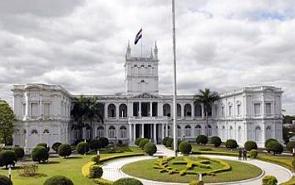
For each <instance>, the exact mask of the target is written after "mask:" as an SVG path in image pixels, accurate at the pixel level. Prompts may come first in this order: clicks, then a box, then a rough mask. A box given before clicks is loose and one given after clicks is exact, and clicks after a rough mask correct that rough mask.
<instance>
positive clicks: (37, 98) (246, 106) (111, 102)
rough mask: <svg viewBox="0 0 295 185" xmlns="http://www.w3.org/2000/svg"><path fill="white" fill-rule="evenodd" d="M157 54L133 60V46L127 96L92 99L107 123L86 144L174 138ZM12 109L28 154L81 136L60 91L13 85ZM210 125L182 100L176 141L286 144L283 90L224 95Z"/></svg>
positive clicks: (90, 132) (96, 126) (67, 96)
mask: <svg viewBox="0 0 295 185" xmlns="http://www.w3.org/2000/svg"><path fill="white" fill-rule="evenodd" d="M158 65H159V60H158V48H157V46H156V45H155V47H154V49H153V51H152V52H151V54H150V56H148V57H134V56H132V55H131V48H130V46H129V45H128V47H127V52H126V55H125V65H124V67H125V87H126V91H125V93H122V94H115V95H93V96H95V97H97V99H98V100H97V101H98V102H99V103H100V104H101V106H102V107H103V111H102V114H103V117H104V121H103V123H102V122H100V121H96V122H93V123H89V125H88V127H85V128H84V129H83V138H82V139H91V138H96V137H107V138H109V140H111V141H113V142H117V141H119V140H121V141H122V142H125V143H129V144H132V143H134V141H135V139H136V138H138V137H146V138H150V139H152V140H153V141H154V142H157V143H160V142H161V140H162V138H164V137H166V136H171V137H172V133H173V132H172V128H173V127H172V116H171V115H173V108H172V95H161V94H159V85H158V84H159V76H158ZM12 92H13V108H14V112H15V115H16V117H17V120H18V121H17V123H16V124H15V131H14V145H19V146H21V147H24V148H25V149H26V152H29V151H30V150H31V149H32V148H33V147H35V145H36V144H38V143H47V144H48V145H49V146H51V145H52V144H53V143H55V142H61V143H73V142H74V141H75V140H76V139H77V137H78V134H77V131H76V130H75V129H73V124H74V123H73V120H72V119H71V115H70V112H71V107H72V99H73V98H74V97H78V96H77V95H72V94H71V93H70V92H68V91H67V90H65V89H64V88H63V87H61V86H60V85H46V84H25V85H14V86H13V89H12ZM220 96H221V99H220V100H219V101H217V102H215V103H214V104H213V105H212V109H211V111H210V112H209V115H208V116H209V121H208V124H206V120H205V116H204V107H203V105H202V104H195V103H194V102H193V95H178V96H177V137H178V138H179V139H186V140H194V139H195V138H196V137H197V136H198V135H200V134H206V135H208V136H219V137H220V138H221V139H222V140H223V141H226V140H227V139H235V140H236V141H237V142H238V143H239V144H240V145H243V144H244V142H245V141H247V140H253V141H256V142H257V144H258V145H259V146H264V143H265V140H266V139H268V138H276V139H278V140H279V141H282V114H281V109H282V106H281V96H282V90H281V89H280V88H276V87H272V86H256V87H244V88H241V89H237V90H234V91H231V92H226V93H223V94H220Z"/></svg>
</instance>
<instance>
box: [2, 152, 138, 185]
mask: <svg viewBox="0 0 295 185" xmlns="http://www.w3.org/2000/svg"><path fill="white" fill-rule="evenodd" d="M138 152H142V151H140V150H138V149H136V148H131V152H124V153H111V154H101V159H104V158H108V157H111V156H120V155H128V154H133V153H138ZM91 156H93V155H86V156H80V155H79V156H75V157H70V158H68V159H63V158H59V157H53V158H52V157H51V158H50V159H49V163H48V164H39V165H38V167H39V170H38V173H40V174H41V176H38V177H22V176H19V174H18V171H17V169H15V170H13V171H12V180H13V184H14V185H42V184H43V183H44V181H45V180H46V179H47V178H49V177H51V176H54V175H64V176H66V177H69V178H70V179H72V180H73V182H74V183H75V185H84V184H85V185H95V183H94V182H93V180H91V179H88V178H86V177H84V176H83V175H82V172H81V168H82V166H83V165H84V164H86V163H87V162H88V161H90V158H91ZM7 173H8V171H7V170H5V169H1V170H0V174H2V175H7Z"/></svg>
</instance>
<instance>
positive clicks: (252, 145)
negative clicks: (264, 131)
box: [244, 141, 257, 151]
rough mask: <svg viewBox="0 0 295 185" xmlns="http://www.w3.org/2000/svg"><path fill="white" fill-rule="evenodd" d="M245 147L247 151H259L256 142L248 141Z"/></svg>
mask: <svg viewBox="0 0 295 185" xmlns="http://www.w3.org/2000/svg"><path fill="white" fill-rule="evenodd" d="M244 147H245V149H246V150H247V151H250V150H252V149H254V150H256V149H257V144H256V142H255V141H246V142H245V144H244Z"/></svg>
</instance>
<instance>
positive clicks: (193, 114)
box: [191, 103, 195, 118]
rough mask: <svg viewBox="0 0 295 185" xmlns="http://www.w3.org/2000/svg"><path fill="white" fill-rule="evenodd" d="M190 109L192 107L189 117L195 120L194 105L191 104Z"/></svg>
mask: <svg viewBox="0 0 295 185" xmlns="http://www.w3.org/2000/svg"><path fill="white" fill-rule="evenodd" d="M191 107H192V112H191V114H192V115H191V116H192V118H195V105H194V103H191Z"/></svg>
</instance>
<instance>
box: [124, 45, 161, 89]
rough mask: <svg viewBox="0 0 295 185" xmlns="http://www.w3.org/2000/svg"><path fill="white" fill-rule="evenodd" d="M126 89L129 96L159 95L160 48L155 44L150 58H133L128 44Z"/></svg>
mask: <svg viewBox="0 0 295 185" xmlns="http://www.w3.org/2000/svg"><path fill="white" fill-rule="evenodd" d="M125 60H126V62H125V65H124V67H125V88H126V93H127V94H129V95H136V94H142V93H150V94H158V93H159V75H158V64H159V60H158V48H157V44H156V43H155V47H154V49H151V53H150V56H149V57H142V56H141V57H135V56H131V48H130V44H129V43H128V46H127V51H126V56H125Z"/></svg>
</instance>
